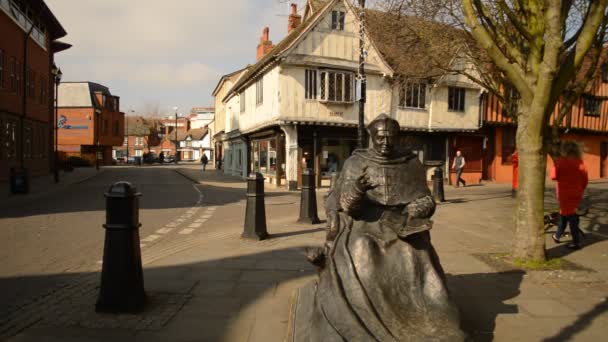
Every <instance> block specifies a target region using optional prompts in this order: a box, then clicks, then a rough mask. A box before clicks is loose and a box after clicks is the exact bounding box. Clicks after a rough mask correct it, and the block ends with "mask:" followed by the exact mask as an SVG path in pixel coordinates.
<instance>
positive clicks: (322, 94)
mask: <svg viewBox="0 0 608 342" xmlns="http://www.w3.org/2000/svg"><path fill="white" fill-rule="evenodd" d="M338 76H341V77H340V78H338ZM332 79H333V87H332V84H331V83H330V82H331V81H332ZM338 79H340V82H338ZM319 80H320V83H319V101H320V102H323V103H346V104H349V103H354V102H355V101H354V97H355V96H354V88H355V87H354V81H355V74H354V73H353V72H350V71H344V70H331V69H324V70H319ZM338 83H340V86H339V85H338ZM339 87H340V88H339ZM338 90H340V93H341V94H340V95H338ZM332 91H333V96H331V94H332ZM332 97H333V98H332Z"/></svg>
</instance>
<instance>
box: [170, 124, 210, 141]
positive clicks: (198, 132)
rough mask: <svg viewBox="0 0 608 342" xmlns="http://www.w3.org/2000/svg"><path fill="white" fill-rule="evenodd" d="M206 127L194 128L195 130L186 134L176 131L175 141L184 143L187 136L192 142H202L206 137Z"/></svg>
mask: <svg viewBox="0 0 608 342" xmlns="http://www.w3.org/2000/svg"><path fill="white" fill-rule="evenodd" d="M207 132H208V130H207V127H204V128H195V129H191V130H189V131H187V132H184V131H183V130H178V131H177V140H178V141H184V140H186V138H187V137H188V136H190V137H192V140H203V138H204V137H205V135H207ZM173 137H174V135H173V134H171V137H170V138H171V139H173Z"/></svg>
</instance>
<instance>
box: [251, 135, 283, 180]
mask: <svg viewBox="0 0 608 342" xmlns="http://www.w3.org/2000/svg"><path fill="white" fill-rule="evenodd" d="M249 151H250V153H251V154H250V159H249V160H250V170H251V172H256V173H258V172H259V173H261V174H262V175H263V176H264V178H265V179H266V181H267V182H268V183H271V184H274V185H276V186H281V185H283V184H285V135H284V134H283V133H282V132H280V131H279V130H271V131H265V132H260V133H256V134H253V135H251V136H250V139H249Z"/></svg>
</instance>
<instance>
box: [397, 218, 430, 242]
mask: <svg viewBox="0 0 608 342" xmlns="http://www.w3.org/2000/svg"><path fill="white" fill-rule="evenodd" d="M432 227H433V221H431V220H430V219H428V218H414V217H410V218H409V219H408V220H407V222H406V223H405V224H404V225H403V226H402V227H401V228H400V229H399V231H397V235H399V237H400V238H404V237H406V236H408V235H412V234H415V233H420V232H424V231H426V230H430V229H431V228H432Z"/></svg>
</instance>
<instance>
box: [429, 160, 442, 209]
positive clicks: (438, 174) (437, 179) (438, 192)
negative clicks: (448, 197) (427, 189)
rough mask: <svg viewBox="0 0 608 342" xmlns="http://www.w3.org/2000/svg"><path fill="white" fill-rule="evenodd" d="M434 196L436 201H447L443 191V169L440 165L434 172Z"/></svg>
mask: <svg viewBox="0 0 608 342" xmlns="http://www.w3.org/2000/svg"><path fill="white" fill-rule="evenodd" d="M431 178H433V198H435V201H436V202H445V195H444V193H443V170H442V169H441V168H440V167H436V168H435V172H434V173H433V177H431Z"/></svg>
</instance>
